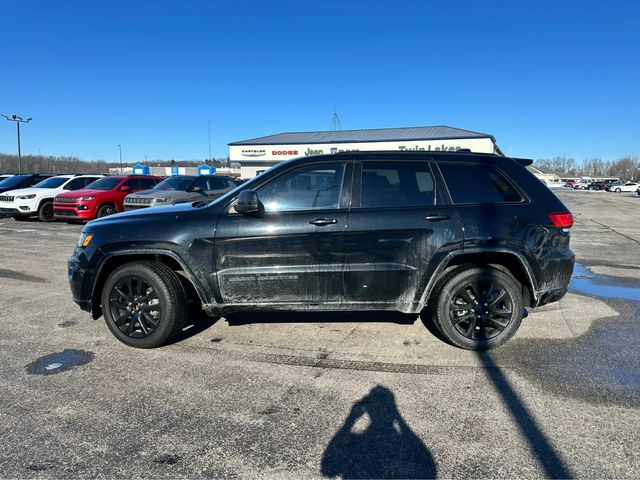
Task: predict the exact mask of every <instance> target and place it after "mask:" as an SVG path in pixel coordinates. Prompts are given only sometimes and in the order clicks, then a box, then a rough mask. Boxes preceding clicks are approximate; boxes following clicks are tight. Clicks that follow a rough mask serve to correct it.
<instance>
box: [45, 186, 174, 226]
mask: <svg viewBox="0 0 640 480" xmlns="http://www.w3.org/2000/svg"><path fill="white" fill-rule="evenodd" d="M161 180H162V178H160V177H152V176H142V175H114V176H108V177H104V178H101V179H100V180H98V181H96V182H93V183H91V184H89V185H87V187H86V188H84V189H82V190H78V191H76V192H73V193H63V194H60V195H57V196H56V198H55V200H54V203H53V212H54V215H55V217H56V218H58V219H60V220H67V221H78V220H93V219H94V218H101V217H106V216H108V215H113V214H114V213H118V212H122V211H124V206H123V202H124V197H126V196H127V195H128V194H129V193H131V192H137V191H140V190H147V189H149V188H152V187H153V186H154V185H156V184H158V182H160V181H161Z"/></svg>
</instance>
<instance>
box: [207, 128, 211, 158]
mask: <svg viewBox="0 0 640 480" xmlns="http://www.w3.org/2000/svg"><path fill="white" fill-rule="evenodd" d="M208 161H209V162H210V161H211V120H209V159H208Z"/></svg>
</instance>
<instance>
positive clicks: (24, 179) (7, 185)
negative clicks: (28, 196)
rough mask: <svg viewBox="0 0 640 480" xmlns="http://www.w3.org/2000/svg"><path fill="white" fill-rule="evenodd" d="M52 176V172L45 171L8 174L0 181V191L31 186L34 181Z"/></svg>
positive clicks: (37, 181)
mask: <svg viewBox="0 0 640 480" xmlns="http://www.w3.org/2000/svg"><path fill="white" fill-rule="evenodd" d="M53 176H54V175H53V174H47V173H24V174H20V175H10V176H9V177H7V178H5V179H4V180H2V181H0V193H5V192H8V191H10V190H19V189H21V188H28V187H32V186H34V185H35V184H36V183H39V182H41V181H42V180H44V179H46V178H49V177H53Z"/></svg>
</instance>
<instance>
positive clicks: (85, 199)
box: [78, 197, 96, 202]
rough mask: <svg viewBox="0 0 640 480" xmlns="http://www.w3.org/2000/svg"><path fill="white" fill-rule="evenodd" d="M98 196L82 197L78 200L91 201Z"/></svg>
mask: <svg viewBox="0 0 640 480" xmlns="http://www.w3.org/2000/svg"><path fill="white" fill-rule="evenodd" d="M95 199H96V197H80V198H79V199H78V200H80V201H81V202H89V201H91V200H95Z"/></svg>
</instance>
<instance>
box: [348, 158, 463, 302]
mask: <svg viewBox="0 0 640 480" xmlns="http://www.w3.org/2000/svg"><path fill="white" fill-rule="evenodd" d="M405 158H406V157H405ZM355 172H356V173H355V175H354V190H353V203H352V209H351V211H350V213H349V218H348V227H347V231H346V239H345V269H344V282H345V296H346V299H347V300H348V301H350V302H355V303H359V304H361V305H363V306H366V307H368V308H389V307H392V308H394V309H397V310H400V311H414V308H415V307H416V305H417V302H418V301H419V299H420V297H421V295H422V293H423V292H424V290H425V287H426V282H428V276H429V274H430V271H431V269H432V268H433V261H432V260H433V259H434V258H435V259H438V258H439V257H441V256H444V255H445V254H446V252H447V251H448V250H452V249H454V248H457V247H460V246H461V244H462V225H461V222H460V218H459V215H458V213H457V212H456V211H455V209H454V208H453V207H451V206H450V205H443V204H442V202H441V201H440V200H439V199H440V195H439V191H438V188H437V185H438V182H437V181H436V180H435V177H434V174H433V173H432V170H431V167H430V165H429V163H428V162H425V161H405V160H395V159H392V158H390V159H389V160H384V159H381V160H379V161H364V162H357V163H356V170H355Z"/></svg>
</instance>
